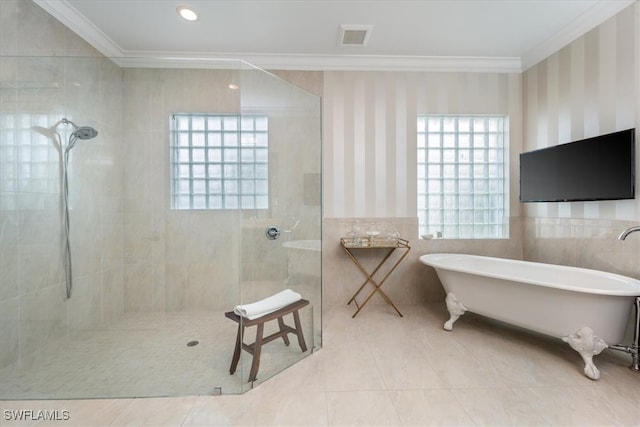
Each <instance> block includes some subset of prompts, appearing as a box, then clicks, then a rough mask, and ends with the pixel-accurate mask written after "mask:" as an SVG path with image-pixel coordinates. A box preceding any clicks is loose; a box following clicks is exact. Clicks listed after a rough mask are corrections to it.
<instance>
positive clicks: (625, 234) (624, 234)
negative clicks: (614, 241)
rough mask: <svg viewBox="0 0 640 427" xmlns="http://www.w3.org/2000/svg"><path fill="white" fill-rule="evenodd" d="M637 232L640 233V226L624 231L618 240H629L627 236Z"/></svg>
mask: <svg viewBox="0 0 640 427" xmlns="http://www.w3.org/2000/svg"><path fill="white" fill-rule="evenodd" d="M635 231H640V225H636V226H635V227H629V228H627V229H626V230H624V231H623V232H622V233H620V235H619V236H618V240H624V239H626V238H627V236H628V235H629V234H631V233H633V232H635Z"/></svg>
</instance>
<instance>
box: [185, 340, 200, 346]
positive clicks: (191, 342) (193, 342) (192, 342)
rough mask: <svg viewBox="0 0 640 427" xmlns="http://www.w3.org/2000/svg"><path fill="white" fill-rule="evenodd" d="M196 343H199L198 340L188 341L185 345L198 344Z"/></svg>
mask: <svg viewBox="0 0 640 427" xmlns="http://www.w3.org/2000/svg"><path fill="white" fill-rule="evenodd" d="M198 344H199V342H198V341H189V342H188V343H187V347H193V346H194V345H198Z"/></svg>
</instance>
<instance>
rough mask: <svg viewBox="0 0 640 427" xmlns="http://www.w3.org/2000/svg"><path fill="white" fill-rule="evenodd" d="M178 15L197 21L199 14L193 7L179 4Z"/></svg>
mask: <svg viewBox="0 0 640 427" xmlns="http://www.w3.org/2000/svg"><path fill="white" fill-rule="evenodd" d="M176 10H177V12H178V15H180V16H182V17H183V18H184V19H186V20H187V21H195V20H196V19H198V14H197V13H195V12H194V11H193V10H192V9H189V8H188V7H187V6H178V8H177V9H176Z"/></svg>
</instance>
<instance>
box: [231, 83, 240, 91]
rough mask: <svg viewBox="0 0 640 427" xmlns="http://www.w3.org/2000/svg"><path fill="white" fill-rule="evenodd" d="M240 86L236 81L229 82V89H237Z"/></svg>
mask: <svg viewBox="0 0 640 427" xmlns="http://www.w3.org/2000/svg"><path fill="white" fill-rule="evenodd" d="M239 87H240V86H238V85H237V84H235V83H230V84H229V89H231V90H236V89H238V88H239Z"/></svg>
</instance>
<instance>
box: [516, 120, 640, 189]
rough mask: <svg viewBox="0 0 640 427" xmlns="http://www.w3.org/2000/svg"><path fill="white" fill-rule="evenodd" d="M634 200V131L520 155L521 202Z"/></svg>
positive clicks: (629, 130)
mask: <svg viewBox="0 0 640 427" xmlns="http://www.w3.org/2000/svg"><path fill="white" fill-rule="evenodd" d="M634 197H635V129H627V130H623V131H620V132H614V133H610V134H607V135H601V136H596V137H593V138H587V139H583V140H580V141H575V142H570V143H567V144H560V145H556V146H553V147H548V148H543V149H540V150H535V151H529V152H526V153H522V154H520V201H521V202H569V201H587V200H621V199H633V198H634Z"/></svg>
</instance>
